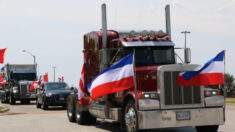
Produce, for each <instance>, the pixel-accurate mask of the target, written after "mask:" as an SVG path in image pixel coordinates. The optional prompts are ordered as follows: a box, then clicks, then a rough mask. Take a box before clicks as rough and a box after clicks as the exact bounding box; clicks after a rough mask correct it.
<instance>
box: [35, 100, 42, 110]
mask: <svg viewBox="0 0 235 132" xmlns="http://www.w3.org/2000/svg"><path fill="white" fill-rule="evenodd" d="M36 107H37V108H41V104H39V103H38V100H36Z"/></svg>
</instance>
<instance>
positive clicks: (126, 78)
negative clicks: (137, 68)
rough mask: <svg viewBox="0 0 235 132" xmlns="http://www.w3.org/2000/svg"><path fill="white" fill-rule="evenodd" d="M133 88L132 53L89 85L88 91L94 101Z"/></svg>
mask: <svg viewBox="0 0 235 132" xmlns="http://www.w3.org/2000/svg"><path fill="white" fill-rule="evenodd" d="M133 87H134V69H133V53H131V54H129V55H127V56H126V57H124V58H122V59H121V60H119V61H117V62H116V63H114V64H113V65H112V66H111V67H109V68H107V69H105V70H104V71H102V72H101V73H100V74H99V75H98V76H97V77H96V78H95V79H93V80H92V82H91V84H89V85H88V91H89V92H90V93H91V98H92V99H94V98H97V97H101V96H104V95H107V94H111V93H115V92H118V91H122V90H125V89H129V88H133Z"/></svg>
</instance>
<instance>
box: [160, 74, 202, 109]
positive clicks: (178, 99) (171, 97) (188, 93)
mask: <svg viewBox="0 0 235 132" xmlns="http://www.w3.org/2000/svg"><path fill="white" fill-rule="evenodd" d="M179 73H180V72H178V71H177V72H176V71H173V72H172V71H170V72H169V71H166V72H164V91H165V105H190V104H200V103H201V89H200V86H191V87H186V86H180V85H178V84H177V82H176V77H177V76H178V75H179Z"/></svg>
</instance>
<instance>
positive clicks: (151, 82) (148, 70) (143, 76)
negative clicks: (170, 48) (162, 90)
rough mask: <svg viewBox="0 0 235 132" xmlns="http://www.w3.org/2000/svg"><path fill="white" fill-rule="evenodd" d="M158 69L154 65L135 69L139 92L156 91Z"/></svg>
mask: <svg viewBox="0 0 235 132" xmlns="http://www.w3.org/2000/svg"><path fill="white" fill-rule="evenodd" d="M158 67H159V66H158V65H156V66H145V67H137V68H136V78H137V89H139V90H141V91H157V69H158Z"/></svg>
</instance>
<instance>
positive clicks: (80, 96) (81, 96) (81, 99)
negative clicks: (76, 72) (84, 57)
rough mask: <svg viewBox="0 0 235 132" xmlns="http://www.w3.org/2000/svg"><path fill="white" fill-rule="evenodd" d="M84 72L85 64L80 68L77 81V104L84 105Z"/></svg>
mask: <svg viewBox="0 0 235 132" xmlns="http://www.w3.org/2000/svg"><path fill="white" fill-rule="evenodd" d="M84 72H85V64H83V66H82V71H81V77H80V80H79V88H78V103H79V104H85V103H86V100H85V98H84V95H85V92H86V91H85V84H84Z"/></svg>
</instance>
